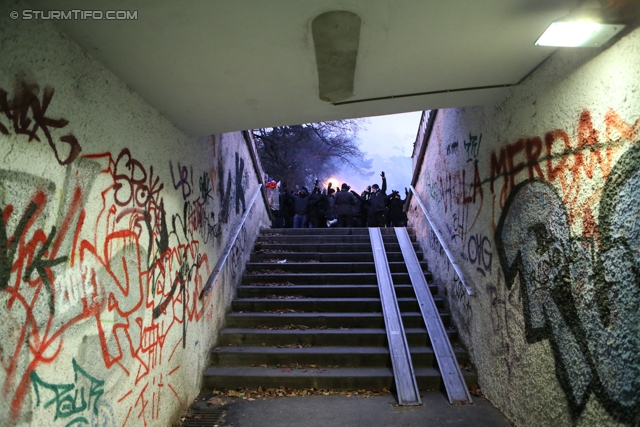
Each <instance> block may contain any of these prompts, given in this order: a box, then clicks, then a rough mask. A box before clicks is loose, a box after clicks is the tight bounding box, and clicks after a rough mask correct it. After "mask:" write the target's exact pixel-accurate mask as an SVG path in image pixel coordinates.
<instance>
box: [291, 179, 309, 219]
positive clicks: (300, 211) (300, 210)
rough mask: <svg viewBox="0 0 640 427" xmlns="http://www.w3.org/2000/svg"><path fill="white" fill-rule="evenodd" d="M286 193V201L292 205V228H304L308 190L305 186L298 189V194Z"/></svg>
mask: <svg viewBox="0 0 640 427" xmlns="http://www.w3.org/2000/svg"><path fill="white" fill-rule="evenodd" d="M285 194H286V199H287V202H289V203H291V204H292V205H293V211H294V213H295V215H294V216H293V228H306V227H307V221H308V216H309V191H308V190H307V188H306V187H302V190H300V191H298V194H294V195H290V194H289V193H285Z"/></svg>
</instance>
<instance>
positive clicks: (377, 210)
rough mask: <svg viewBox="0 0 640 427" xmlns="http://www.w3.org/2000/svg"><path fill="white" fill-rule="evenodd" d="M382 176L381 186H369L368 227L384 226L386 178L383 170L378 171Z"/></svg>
mask: <svg viewBox="0 0 640 427" xmlns="http://www.w3.org/2000/svg"><path fill="white" fill-rule="evenodd" d="M380 176H381V177H382V188H380V187H379V186H378V184H373V185H372V186H371V199H370V205H369V224H368V226H369V227H384V226H385V224H386V222H385V218H384V214H385V209H386V206H385V202H386V199H387V193H386V191H387V178H386V177H385V176H384V171H382V173H380Z"/></svg>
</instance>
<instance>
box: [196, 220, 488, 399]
mask: <svg viewBox="0 0 640 427" xmlns="http://www.w3.org/2000/svg"><path fill="white" fill-rule="evenodd" d="M409 233H410V236H411V240H412V241H413V242H414V243H413V245H414V249H415V250H416V252H417V254H418V258H419V259H420V260H422V253H421V251H420V249H419V247H418V245H417V243H415V234H414V233H413V232H411V230H409ZM382 234H383V238H384V243H385V249H386V251H387V257H388V260H389V265H390V269H391V273H392V276H393V281H394V285H395V290H396V295H397V298H398V303H399V306H400V310H401V311H402V321H403V324H404V328H405V331H406V334H407V340H408V342H409V345H410V348H411V356H412V360H413V366H414V370H415V373H416V377H417V382H418V386H419V388H420V389H421V390H437V389H439V388H440V385H441V379H440V375H439V372H438V368H437V362H436V360H435V357H434V355H433V350H432V349H431V347H430V343H429V337H428V336H427V331H426V328H425V326H424V322H423V320H422V316H421V314H420V311H419V308H418V304H417V301H416V299H415V294H414V292H413V288H412V286H411V282H410V280H409V276H408V274H407V271H406V267H405V265H404V262H403V258H402V254H401V252H400V247H399V245H398V242H397V239H396V237H395V234H394V232H393V229H382ZM421 263H422V266H423V270H424V271H425V276H426V278H427V280H428V281H429V282H430V281H431V273H429V272H427V263H426V261H424V260H422V261H421ZM430 288H431V290H432V292H433V293H435V292H437V288H436V287H435V286H430ZM435 300H436V304H437V305H438V307H440V308H442V307H443V301H442V299H441V298H437V297H435ZM381 310H382V308H381V304H380V298H379V293H378V286H377V281H376V273H375V266H374V263H373V254H372V250H371V244H370V241H369V234H368V230H367V229H366V228H359V229H357V228H354V229H346V228H336V229H333V228H332V229H271V230H264V231H263V232H262V234H261V235H260V237H258V239H257V241H256V245H255V248H254V252H253V253H252V254H251V259H250V262H249V263H248V264H247V270H246V272H245V275H244V277H243V284H242V286H240V287H239V288H238V295H237V298H236V299H235V300H234V301H233V306H232V312H231V313H229V314H228V316H227V323H226V328H224V329H223V330H222V331H221V333H220V341H219V347H217V348H216V349H214V351H213V354H212V364H211V366H210V367H209V368H208V369H207V371H206V372H205V376H204V387H205V388H208V389H216V388H217V389H235V388H242V387H245V388H257V387H259V386H262V387H263V388H277V387H280V386H284V387H288V388H296V389H302V388H312V387H313V388H318V389H342V390H360V389H365V390H381V389H383V388H387V389H393V388H394V379H393V372H392V369H391V357H390V354H389V349H388V347H387V339H386V333H385V326H384V321H383V316H382V313H381ZM441 318H442V320H443V322H444V324H445V327H447V332H448V334H449V337H450V339H451V340H453V342H454V348H455V350H456V356H457V358H458V362H459V363H460V364H465V365H466V364H468V358H467V355H466V353H465V352H464V351H463V350H462V349H461V348H459V347H457V346H456V344H455V340H456V338H457V334H456V332H455V330H454V329H453V328H451V327H450V326H449V316H448V314H447V313H445V312H444V310H442V313H441ZM463 373H464V375H465V380H466V381H467V384H473V383H475V382H476V376H475V374H473V373H471V372H466V371H463Z"/></svg>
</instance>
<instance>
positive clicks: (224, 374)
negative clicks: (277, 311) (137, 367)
mask: <svg viewBox="0 0 640 427" xmlns="http://www.w3.org/2000/svg"><path fill="white" fill-rule="evenodd" d="M305 371H306V372H305ZM414 371H415V374H416V380H417V382H418V387H419V388H420V390H438V389H439V388H440V383H441V378H440V373H439V372H438V370H437V369H435V368H415V369H414ZM464 376H465V380H467V383H468V384H469V385H471V384H474V383H475V382H476V381H477V377H476V375H475V374H472V373H469V372H464ZM204 386H205V387H207V388H209V389H233V388H240V387H246V388H258V387H263V388H278V387H288V388H294V389H305V388H317V389H335V390H362V389H364V390H382V389H383V388H386V389H389V390H391V389H394V388H395V381H394V378H393V371H392V370H391V368H387V367H385V368H318V369H308V368H307V369H291V368H277V367H273V368H269V367H267V368H263V367H244V366H242V367H229V366H215V367H210V368H208V369H207V370H206V372H205V374H204Z"/></svg>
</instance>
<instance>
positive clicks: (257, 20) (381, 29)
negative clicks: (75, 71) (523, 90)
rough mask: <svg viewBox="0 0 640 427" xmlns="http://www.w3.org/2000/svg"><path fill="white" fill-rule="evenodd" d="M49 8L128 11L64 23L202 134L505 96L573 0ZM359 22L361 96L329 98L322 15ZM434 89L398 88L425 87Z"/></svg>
mask: <svg viewBox="0 0 640 427" xmlns="http://www.w3.org/2000/svg"><path fill="white" fill-rule="evenodd" d="M29 3H30V5H31V6H32V7H33V8H34V9H42V10H70V9H81V10H87V9H91V10H103V11H106V10H129V11H137V12H138V14H137V16H138V19H137V20H129V21H106V20H105V21H96V20H91V19H88V20H66V21H54V24H55V25H57V26H58V27H59V28H60V29H61V30H62V31H63V32H65V33H66V34H68V35H69V36H70V37H71V38H72V39H74V40H75V41H76V42H77V43H78V44H80V45H81V46H82V47H83V48H84V49H86V51H87V52H88V53H89V54H90V55H92V56H93V57H95V58H96V59H97V60H99V61H100V62H102V63H103V64H104V65H105V66H106V67H107V68H109V69H110V70H111V71H112V72H113V73H115V74H116V75H117V76H118V77H119V78H120V79H121V80H122V81H124V82H125V83H126V84H127V85H129V86H130V87H131V88H132V89H134V90H135V91H136V92H137V93H138V94H140V95H141V96H142V97H143V98H144V99H145V100H146V101H147V102H149V103H150V104H151V105H153V106H154V107H155V108H157V109H158V110H159V111H160V112H161V113H162V114H164V115H165V116H167V117H168V118H169V119H170V120H172V121H173V122H174V123H175V124H176V125H177V126H178V127H179V128H181V129H183V130H184V131H186V132H187V133H189V134H190V135H193V136H197V135H205V134H211V133H219V132H229V131H235V130H242V129H251V128H259V127H269V126H276V125H286V124H298V123H308V122H315V121H324V120H333V119H341V118H354V117H366V116H375V115H383V114H392V113H400V112H406V111H416V110H424V109H432V108H442V107H452V106H467V105H477V104H486V103H495V102H498V101H500V100H501V99H503V97H504V96H505V95H506V89H504V88H489V89H478V90H463V91H455V92H446V91H447V90H456V89H463V88H478V87H486V86H489V87H493V86H500V85H510V84H515V83H517V82H519V81H520V80H521V79H522V78H523V77H525V76H526V75H527V74H528V73H529V72H530V71H531V70H532V69H534V68H535V67H536V66H537V65H538V64H540V63H541V62H542V61H543V60H544V59H545V58H546V57H547V56H549V55H550V54H551V53H552V52H553V49H552V48H543V47H536V46H534V42H535V40H536V39H537V38H538V37H539V36H540V35H541V34H542V32H543V31H544V30H545V29H546V27H547V26H548V25H549V24H550V23H551V22H552V21H553V20H555V19H558V18H560V17H562V16H563V15H566V14H567V13H569V11H570V7H573V6H574V5H575V3H576V1H575V0H491V1H488V0H487V1H478V0H475V1H472V0H326V1H319V0H318V1H314V0H190V1H188V2H182V1H175V0H144V1H143V0H140V1H132V0H126V1H125V0H109V1H106V0H94V1H91V2H86V1H82V0H64V1H55V0H54V1H52V0H30V1H29ZM335 10H344V11H350V12H353V13H355V14H357V15H358V16H359V17H360V19H361V29H360V39H359V45H358V51H357V63H356V69H355V76H354V77H355V78H354V94H353V96H352V97H350V98H348V99H346V100H344V101H342V102H345V101H346V102H350V101H362V100H366V99H371V98H383V99H379V100H372V101H365V102H354V103H346V104H341V105H334V104H332V103H329V102H325V101H322V100H320V98H319V96H318V95H319V92H318V90H319V89H318V71H317V66H316V55H315V49H314V41H313V37H312V31H311V22H312V21H313V19H314V18H315V17H316V16H318V15H320V14H322V13H325V12H329V11H335ZM440 91H444V92H442V93H435V94H427V95H418V96H407V97H401V98H396V99H391V98H388V97H391V96H397V95H406V94H416V93H425V92H427V93H428V92H440Z"/></svg>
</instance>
